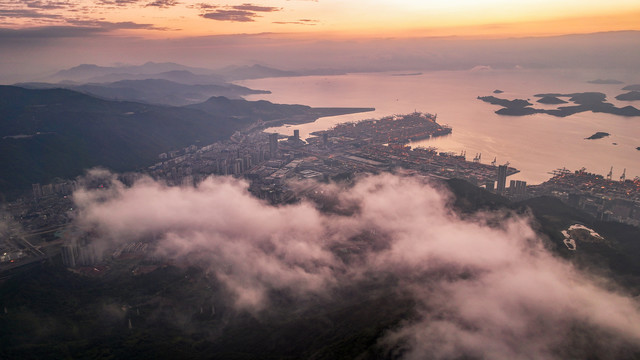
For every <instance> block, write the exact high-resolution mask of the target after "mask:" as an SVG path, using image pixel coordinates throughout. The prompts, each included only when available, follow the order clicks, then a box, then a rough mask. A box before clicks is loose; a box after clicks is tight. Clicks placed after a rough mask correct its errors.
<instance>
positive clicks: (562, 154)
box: [236, 67, 640, 184]
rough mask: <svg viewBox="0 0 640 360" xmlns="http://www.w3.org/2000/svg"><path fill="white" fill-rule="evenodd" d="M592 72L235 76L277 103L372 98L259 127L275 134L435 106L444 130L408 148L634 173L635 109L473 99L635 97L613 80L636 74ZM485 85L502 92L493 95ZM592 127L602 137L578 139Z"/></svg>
mask: <svg viewBox="0 0 640 360" xmlns="http://www.w3.org/2000/svg"><path fill="white" fill-rule="evenodd" d="M596 76H597V72H594V71H580V70H557V69H556V70H548V69H545V70H543V69H510V70H495V69H491V68H488V67H478V68H474V69H471V70H465V71H407V72H381V73H352V74H346V75H335V76H306V77H283V78H268V79H256V80H244V81H239V82H236V83H237V84H239V85H243V86H247V87H250V88H253V89H261V90H270V91H271V94H259V95H251V96H247V97H246V98H247V99H248V100H268V101H271V102H274V103H281V104H304V105H309V106H314V107H373V108H375V109H376V110H375V111H373V112H368V113H359V114H350V115H342V116H333V117H326V118H321V119H318V120H317V121H315V122H313V123H307V124H301V125H285V126H281V127H277V128H269V129H267V130H266V131H267V132H278V133H281V134H284V135H291V134H293V130H294V129H299V130H300V136H301V137H302V138H303V139H304V138H306V137H308V136H310V133H312V132H314V131H317V130H325V129H329V128H331V127H333V126H335V125H336V124H338V123H343V122H348V121H358V120H363V119H372V118H373V119H375V118H381V117H384V116H387V115H393V114H406V113H411V112H414V111H420V112H426V113H431V114H437V121H438V123H440V124H445V125H448V126H450V127H452V128H453V132H452V134H451V135H448V136H445V137H439V138H434V139H428V140H422V141H417V142H413V143H411V144H410V145H411V146H412V147H435V148H437V149H438V151H444V152H453V153H456V154H461V153H463V152H464V153H466V156H467V160H472V159H473V158H474V157H476V156H479V157H480V160H481V162H483V163H491V162H492V161H494V160H495V161H496V164H506V163H509V164H510V166H513V167H515V168H517V169H519V170H520V172H519V173H518V174H515V175H513V176H510V177H509V180H524V181H527V183H528V184H539V183H541V182H544V181H546V180H548V179H549V178H550V177H551V176H552V175H551V174H550V173H551V172H552V171H553V170H556V169H560V168H566V169H569V170H572V171H573V170H579V169H581V168H586V170H587V171H588V172H592V173H596V174H601V175H604V176H606V174H608V173H609V171H610V170H611V169H612V168H613V171H612V178H613V179H614V180H618V179H620V176H621V175H622V173H623V172H625V169H626V172H625V175H626V178H627V179H633V178H634V177H636V176H640V150H637V149H636V148H637V147H640V117H623V116H617V115H610V114H602V113H592V112H583V113H579V114H574V115H571V116H568V117H564V118H561V117H555V116H551V115H547V114H534V115H527V116H504V115H498V114H496V113H495V111H496V110H498V109H500V107H499V106H496V105H491V104H488V103H485V102H483V101H480V100H478V99H477V97H478V96H486V95H495V96H496V97H500V98H506V99H515V98H519V99H529V100H530V102H532V103H534V104H535V105H534V107H539V108H553V107H554V106H553V105H543V104H539V103H536V102H535V101H536V100H537V99H538V98H536V97H534V96H533V95H534V94H539V93H576V92H587V91H597V92H603V93H605V94H607V99H608V101H609V102H611V103H613V104H614V105H616V106H627V105H632V106H635V107H638V108H640V101H618V100H616V99H615V96H617V95H619V94H622V93H624V92H626V91H623V90H622V87H624V86H625V85H628V84H637V83H640V76H639V78H638V79H619V80H623V81H625V84H593V83H589V82H588V81H590V80H594V79H595V78H596ZM494 90H501V91H503V93H500V94H494V93H493V92H494ZM598 131H602V132H607V133H609V134H610V136H608V137H605V138H602V139H598V140H587V139H585V138H587V137H589V136H591V135H593V134H594V133H596V132H598Z"/></svg>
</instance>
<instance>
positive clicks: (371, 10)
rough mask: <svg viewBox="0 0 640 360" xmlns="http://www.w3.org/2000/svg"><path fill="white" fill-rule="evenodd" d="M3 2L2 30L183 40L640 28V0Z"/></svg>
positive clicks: (530, 33) (551, 32)
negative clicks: (266, 35) (81, 31)
mask: <svg viewBox="0 0 640 360" xmlns="http://www.w3.org/2000/svg"><path fill="white" fill-rule="evenodd" d="M246 1H247V0H241V1H234V0H228V1H225V2H220V1H213V2H212V1H190V0H182V1H181V0H95V1H88V0H0V28H4V29H25V28H26V29H28V28H38V27H40V28H42V27H71V28H88V29H90V30H91V29H93V30H94V32H95V33H100V34H113V35H136V36H142V37H147V38H180V37H190V36H206V35H221V34H241V33H242V34H248V33H263V32H273V33H289V34H308V35H310V36H311V37H323V36H326V37H380V36H394V37H414V36H479V37H511V36H542V35H559V34H567V33H590V32H600V31H615V30H640V21H637V20H638V19H640V1H638V0H610V1H602V0H563V1H558V0H536V1H534V0H518V1H515V0H484V1H481V0H446V1H440V2H436V1H427V0H349V1H344V0H317V1H313V0H268V1H267V0H262V1H261V0H256V1H253V2H251V3H248V2H246Z"/></svg>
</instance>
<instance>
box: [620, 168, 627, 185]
mask: <svg viewBox="0 0 640 360" xmlns="http://www.w3.org/2000/svg"><path fill="white" fill-rule="evenodd" d="M626 179H627V168H624V170H623V171H622V175H620V182H624V181H625V180H626Z"/></svg>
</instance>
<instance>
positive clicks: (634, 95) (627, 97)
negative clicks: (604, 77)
mask: <svg viewBox="0 0 640 360" xmlns="http://www.w3.org/2000/svg"><path fill="white" fill-rule="evenodd" d="M616 99H618V100H623V101H634V100H640V91H637V90H634V91H629V92H628V93H624V94H620V95H618V96H616Z"/></svg>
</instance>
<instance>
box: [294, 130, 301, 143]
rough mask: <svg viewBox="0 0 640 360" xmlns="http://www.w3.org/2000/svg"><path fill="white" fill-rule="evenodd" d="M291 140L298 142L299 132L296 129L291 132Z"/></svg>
mask: <svg viewBox="0 0 640 360" xmlns="http://www.w3.org/2000/svg"><path fill="white" fill-rule="evenodd" d="M293 139H294V140H300V130H298V129H295V130H293Z"/></svg>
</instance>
